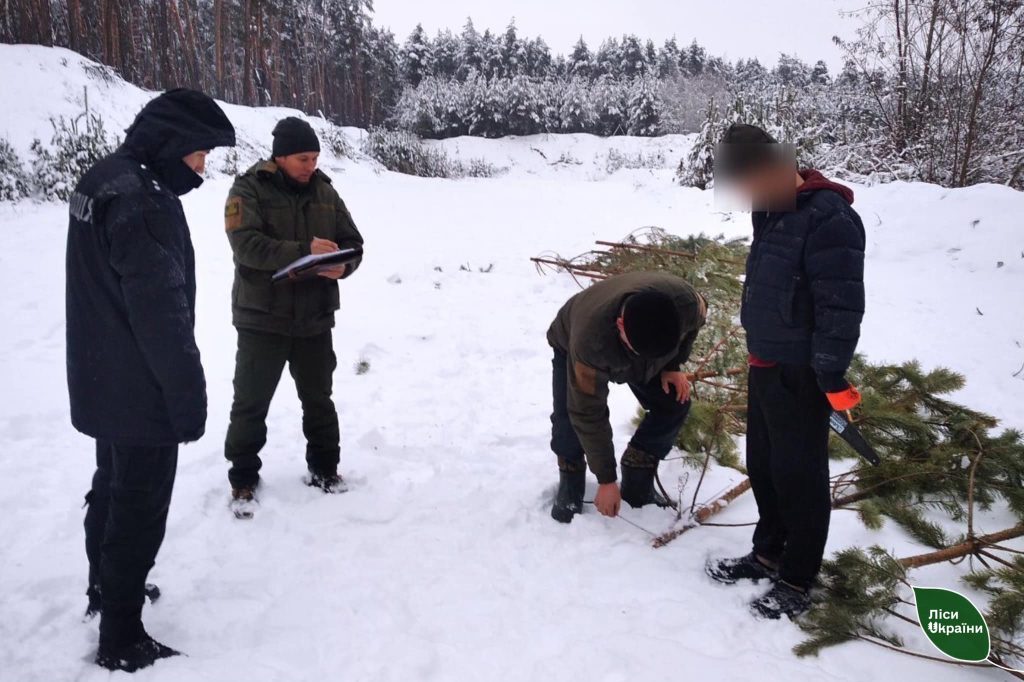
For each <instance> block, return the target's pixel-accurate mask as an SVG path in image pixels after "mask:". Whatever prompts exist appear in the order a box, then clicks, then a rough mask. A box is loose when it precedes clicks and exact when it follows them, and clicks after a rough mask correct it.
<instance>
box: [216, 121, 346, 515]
mask: <svg viewBox="0 0 1024 682" xmlns="http://www.w3.org/2000/svg"><path fill="white" fill-rule="evenodd" d="M273 134H274V144H273V154H272V158H271V160H269V161H262V162H260V163H257V164H256V165H254V166H253V167H252V168H250V169H249V170H248V171H246V172H245V173H244V174H243V175H242V176H240V177H239V178H238V179H237V180H235V184H234V185H233V186H232V188H231V191H230V193H229V194H228V200H227V205H226V207H225V210H224V221H225V227H226V229H227V235H228V241H229V242H230V243H231V249H232V251H233V252H234V261H235V282H234V286H233V288H232V291H231V308H232V317H233V322H234V325H235V327H236V328H237V330H238V354H237V356H236V361H235V379H234V390H235V397H234V402H233V403H232V406H231V423H230V425H229V426H228V433H227V440H226V443H225V448H224V451H225V456H226V457H227V459H228V461H230V462H231V469H230V471H229V472H228V479H229V480H230V482H231V488H232V499H233V502H232V504H233V506H234V507H235V512H236V515H238V516H240V517H243V518H247V517H249V516H251V515H252V507H253V506H254V504H255V492H256V488H257V487H258V485H259V481H260V476H259V471H260V467H261V464H262V462H261V461H260V457H259V452H260V450H261V449H262V448H263V445H264V444H265V443H266V439H267V425H266V418H267V411H268V410H269V408H270V401H271V399H272V398H273V396H274V391H275V390H276V389H277V384H278V382H279V381H280V379H281V374H282V372H283V370H284V367H285V365H286V364H287V365H288V366H289V369H290V371H291V375H292V377H293V378H294V380H295V386H296V388H297V389H298V394H299V399H300V401H301V402H302V429H303V433H304V434H305V436H306V442H307V446H306V464H307V466H308V469H309V474H310V475H309V478H308V479H307V483H308V484H309V485H312V486H316V487H318V488H320V489H322V490H324V491H325V492H343V491H344V490H345V485H344V481H343V480H342V478H341V477H340V476H339V475H338V460H339V450H340V448H339V429H338V413H337V411H336V410H335V407H334V402H333V400H332V399H331V391H332V378H333V377H332V375H333V372H334V370H335V368H336V366H337V359H336V357H335V354H334V347H333V342H332V337H331V329H332V328H333V327H334V312H335V311H336V310H337V309H338V307H339V296H338V280H339V279H343V278H345V277H348V276H349V275H351V274H352V273H353V272H354V271H355V269H356V268H357V267H358V265H359V262H358V261H355V262H353V263H351V264H349V265H343V266H340V267H337V268H335V269H333V270H329V271H326V272H321V273H320V275H319V276H314V277H311V278H308V279H303V280H296V281H290V280H287V281H284V282H280V283H276V284H275V283H273V282H272V281H271V277H272V275H273V274H274V272H275V271H277V270H279V269H281V268H283V267H285V266H287V265H288V264H289V263H291V262H292V261H294V260H296V259H298V258H300V257H302V256H308V255H310V254H321V253H329V252H332V251H337V250H339V249H345V248H352V247H357V246H359V247H361V246H362V244H363V238H362V236H361V235H360V234H359V231H358V230H357V229H356V226H355V224H354V223H353V222H352V216H351V215H350V214H349V212H348V209H347V208H346V207H345V203H344V202H343V201H342V200H341V197H339V196H338V193H337V191H335V189H334V187H333V186H332V184H331V179H330V178H329V177H327V175H325V174H324V173H323V172H322V171H320V170H318V169H317V167H316V164H317V160H318V156H319V151H320V143H319V140H318V139H317V136H316V133H315V132H314V131H313V129H312V127H311V126H310V125H309V124H308V123H306V122H305V121H303V120H301V119H298V118H293V117H289V118H285V119H283V120H282V121H280V122H279V123H278V124H277V126H276V127H275V128H274V133H273Z"/></svg>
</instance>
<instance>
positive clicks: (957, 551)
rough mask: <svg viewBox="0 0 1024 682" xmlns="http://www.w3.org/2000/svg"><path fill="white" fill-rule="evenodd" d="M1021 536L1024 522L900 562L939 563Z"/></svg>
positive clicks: (911, 565) (914, 565) (907, 565)
mask: <svg viewBox="0 0 1024 682" xmlns="http://www.w3.org/2000/svg"><path fill="white" fill-rule="evenodd" d="M1019 537H1024V523H1018V524H1017V525H1016V526H1014V527H1013V528H1007V529H1006V530H1001V531H999V532H998V533H989V534H988V535H979V536H978V537H975V538H970V539H968V540H966V541H964V542H961V543H959V544H956V545H951V546H949V547H947V548H945V549H940V550H938V551H936V552H928V553H926V554H917V555H915V556H909V557H906V558H903V559H900V564H901V565H902V566H903V567H904V568H919V567H921V566H930V565H932V564H939V563H942V562H943V561H952V560H954V559H961V558H963V557H966V556H968V555H969V554H977V553H978V552H979V551H980V550H982V549H984V548H986V547H989V546H991V545H994V544H996V543H999V542H1004V541H1006V540H1012V539H1014V538H1019Z"/></svg>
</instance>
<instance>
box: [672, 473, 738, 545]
mask: <svg viewBox="0 0 1024 682" xmlns="http://www.w3.org/2000/svg"><path fill="white" fill-rule="evenodd" d="M748 490H750V479H749V478H745V479H743V480H742V481H740V482H739V483H738V484H736V485H735V486H733V487H732V488H730V489H729V490H727V491H725V492H724V493H723V494H722V495H720V496H719V497H716V498H715V499H714V500H712V501H711V502H710V503H708V504H705V505H702V506H701V507H699V508H698V509H697V510H696V511H694V512H693V514H692V515H691V516H690V520H689V521H688V522H687V523H686V524H685V525H683V526H680V527H679V528H673V529H672V530H670V531H668V532H666V533H662V534H661V535H659V536H657V537H656V538H654V542H653V543H652V544H653V545H654V548H655V549H657V548H659V547H664V546H665V545H667V544H668V543H670V542H672V541H673V540H675V539H676V538H677V537H679V536H680V535H682V534H683V533H685V532H686V531H688V530H690V529H691V528H696V527H697V526H699V525H701V524H702V523H704V522H705V521H707V520H708V519H710V518H711V517H712V516H714V515H715V514H717V513H718V512H720V511H722V510H723V509H725V508H726V507H728V506H729V503H730V502H732V501H733V500H735V499H736V498H737V497H739V496H740V495H742V494H743V493H745V492H747V491H748Z"/></svg>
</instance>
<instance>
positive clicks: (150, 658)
mask: <svg viewBox="0 0 1024 682" xmlns="http://www.w3.org/2000/svg"><path fill="white" fill-rule="evenodd" d="M180 655H181V653H180V652H178V651H175V650H174V649H172V648H171V647H169V646H166V645H164V644H161V643H160V642H158V641H156V640H155V639H153V638H152V637H150V636H149V635H148V634H146V633H145V632H143V633H142V637H141V638H140V639H138V640H136V641H135V642H133V643H132V644H127V645H123V646H107V645H103V644H100V649H99V651H97V652H96V665H98V666H100V667H101V668H106V669H107V670H123V671H124V672H126V673H133V672H135V671H136V670H141V669H143V668H148V667H149V666H151V665H153V664H154V663H156V662H157V661H159V660H160V659H161V658H171V657H172V656H180Z"/></svg>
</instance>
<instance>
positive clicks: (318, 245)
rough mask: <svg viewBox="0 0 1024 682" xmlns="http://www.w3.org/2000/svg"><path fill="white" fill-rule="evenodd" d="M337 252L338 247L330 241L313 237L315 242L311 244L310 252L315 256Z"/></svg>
mask: <svg viewBox="0 0 1024 682" xmlns="http://www.w3.org/2000/svg"><path fill="white" fill-rule="evenodd" d="M337 250H338V245H337V244H335V243H334V242H332V241H331V240H330V239H320V238H319V237H313V241H311V242H310V243H309V252H310V253H311V254H312V255H314V256H319V255H320V254H322V253H334V252H335V251H337Z"/></svg>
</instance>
